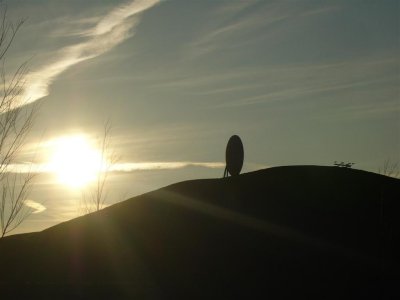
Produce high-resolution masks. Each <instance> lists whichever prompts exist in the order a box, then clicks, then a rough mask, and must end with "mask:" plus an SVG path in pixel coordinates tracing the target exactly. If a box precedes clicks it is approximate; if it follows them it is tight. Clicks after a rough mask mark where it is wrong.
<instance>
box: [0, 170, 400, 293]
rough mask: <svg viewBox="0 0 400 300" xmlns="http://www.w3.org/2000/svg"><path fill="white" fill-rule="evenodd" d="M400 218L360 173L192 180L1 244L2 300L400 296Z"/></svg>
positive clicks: (381, 186) (388, 198)
mask: <svg viewBox="0 0 400 300" xmlns="http://www.w3.org/2000/svg"><path fill="white" fill-rule="evenodd" d="M399 214H400V180H395V179H392V178H388V177H384V176H380V175H377V174H373V173H368V172H363V171H358V170H352V169H343V168H336V167H311V166H307V167H301V166H299V167H279V168H271V169H267V170H261V171H258V172H253V173H248V174H243V175H240V176H239V177H236V178H226V179H207V180H195V181H186V182H182V183H178V184H174V185H171V186H168V187H166V188H163V189H160V190H157V191H154V192H151V193H148V194H144V195H142V196H138V197H135V198H132V199H129V200H127V201H124V202H121V203H119V204H116V205H113V206H111V207H109V208H106V209H104V210H102V211H100V212H98V213H94V214H91V215H87V216H84V217H81V218H77V219H74V220H71V221H69V222H66V223H62V224H59V225H57V226H54V227H51V228H49V229H47V230H44V231H42V232H40V233H32V234H23V235H15V236H10V237H7V238H4V239H2V240H0V260H1V270H0V298H1V299H20V298H21V299H182V298H183V299H194V298H197V299H215V298H219V299H227V298H242V299H254V298H258V299H261V298H263V299H282V298H289V297H290V298H296V299H302V298H305V299H306V298H318V299H340V298H344V297H348V296H352V297H353V298H356V299H385V298H388V299H390V298H393V299H398V298H397V297H399V295H400V268H399V266H400V264H399V261H400V259H399V258H400V247H399V245H397V244H396V242H398V240H399V232H400V231H399V229H400V218H399ZM339 297H340V298H339Z"/></svg>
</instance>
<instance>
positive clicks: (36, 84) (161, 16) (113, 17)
mask: <svg viewBox="0 0 400 300" xmlns="http://www.w3.org/2000/svg"><path fill="white" fill-rule="evenodd" d="M399 6H400V2H399V1H397V0H393V1H391V0H380V1H369V0H362V1H361V0H359V1H357V0H350V1H349V0H343V1H341V0H337V1H316V0H314V1H312V0H290V1H289V0H288V1H285V0H279V1H270V0H237V1H235V0H202V1H197V0H160V1H159V0H136V1H130V0H121V1H116V0H113V1H111V0H88V1H78V0H36V1H23V0H9V1H7V7H8V17H9V19H11V20H17V19H21V18H23V19H26V21H25V23H24V25H23V27H22V28H21V30H20V31H19V32H18V35H17V38H16V39H15V41H14V42H13V44H12V48H11V49H10V52H9V53H8V56H7V62H6V71H7V72H10V73H12V71H13V70H15V68H16V67H17V66H18V65H19V64H21V63H23V62H25V61H28V68H29V73H28V74H27V77H26V84H25V86H24V91H23V95H24V97H25V98H26V99H29V101H30V102H31V104H30V105H32V104H35V103H36V104H40V110H39V112H38V116H37V119H36V121H35V124H34V127H33V128H32V131H31V132H30V135H29V138H28V140H27V143H26V144H25V145H24V147H23V148H22V150H21V157H23V158H24V160H25V161H26V160H29V161H33V159H31V158H29V157H32V152H33V151H32V149H38V150H37V151H36V152H35V154H34V155H33V156H34V157H35V159H36V160H35V163H36V164H40V163H43V162H44V161H46V155H47V156H49V155H50V154H49V153H48V152H49V151H48V149H47V148H46V147H48V145H49V143H50V142H49V141H52V140H54V139H57V138H60V137H63V136H73V135H85V136H86V137H88V138H89V139H90V140H91V141H94V142H95V141H98V139H101V137H102V131H103V127H104V124H105V122H106V120H110V122H111V124H112V131H111V134H110V137H111V144H112V149H113V151H114V152H115V153H116V154H117V155H118V157H119V163H120V165H121V168H120V169H119V170H118V171H115V172H113V173H112V174H111V175H112V176H110V177H109V180H108V186H107V190H108V194H107V195H108V204H112V203H115V202H118V201H121V200H124V199H127V198H129V197H132V196H135V195H138V194H141V193H144V192H148V191H151V190H154V189H158V188H161V187H163V186H166V185H169V184H172V183H175V182H179V181H183V180H188V179H196V178H218V177H222V175H223V171H224V164H225V147H226V143H227V141H228V139H229V137H230V136H231V135H233V134H237V135H239V136H240V137H241V139H242V141H243V144H244V151H245V163H244V167H243V172H249V171H254V170H257V169H261V168H267V167H273V166H281V165H326V166H330V165H333V162H334V161H344V162H354V163H355V165H354V166H353V168H356V169H361V170H366V171H371V172H377V171H378V169H379V168H380V167H382V165H383V162H384V161H385V159H391V160H392V161H400V56H399V53H400V17H399V11H400V7H399ZM39 173H40V172H39ZM81 198H82V192H81V191H80V190H78V189H71V188H70V187H66V186H65V185H61V184H60V183H59V182H57V180H56V179H55V176H54V174H52V173H51V172H50V173H49V172H41V174H39V176H37V177H36V179H35V185H34V186H33V188H32V192H31V194H30V196H29V200H30V201H31V202H28V203H29V205H30V206H31V207H35V205H37V203H39V204H40V205H41V206H36V208H35V212H36V213H34V214H32V215H31V217H30V218H29V219H27V220H26V221H25V222H24V223H23V224H22V225H21V226H20V227H19V228H18V229H17V230H16V231H15V233H19V232H29V231H37V230H42V229H44V228H47V227H49V226H52V225H55V224H57V223H59V222H63V221H66V220H68V219H71V218H74V217H76V216H78V215H79V209H77V207H78V205H77V203H78V202H79V200H80V199H81ZM35 203H36V204H35Z"/></svg>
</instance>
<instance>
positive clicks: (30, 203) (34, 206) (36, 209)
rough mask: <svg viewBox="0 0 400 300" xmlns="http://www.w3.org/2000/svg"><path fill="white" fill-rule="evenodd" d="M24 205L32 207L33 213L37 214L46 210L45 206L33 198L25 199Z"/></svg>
mask: <svg viewBox="0 0 400 300" xmlns="http://www.w3.org/2000/svg"><path fill="white" fill-rule="evenodd" d="M24 204H25V206H27V207H29V208H32V209H33V212H32V213H33V214H39V213H41V212H43V211H45V210H46V207H45V206H44V205H42V204H40V203H38V202H36V201H33V200H25V202H24Z"/></svg>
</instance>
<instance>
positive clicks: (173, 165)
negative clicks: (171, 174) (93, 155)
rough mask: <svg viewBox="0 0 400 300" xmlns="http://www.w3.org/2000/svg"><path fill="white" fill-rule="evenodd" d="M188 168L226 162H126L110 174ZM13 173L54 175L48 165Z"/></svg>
mask: <svg viewBox="0 0 400 300" xmlns="http://www.w3.org/2000/svg"><path fill="white" fill-rule="evenodd" d="M187 167H202V168H210V169H218V168H224V167H225V163H224V162H194V161H175V162H139V163H137V162H135V163H134V162H126V163H117V164H113V165H112V166H111V167H110V169H109V172H127V173H129V172H134V171H143V170H175V169H183V168H187ZM6 172H12V173H52V172H53V170H52V167H51V166H50V165H48V164H45V163H43V164H29V163H26V164H12V165H9V166H8V168H7V169H6Z"/></svg>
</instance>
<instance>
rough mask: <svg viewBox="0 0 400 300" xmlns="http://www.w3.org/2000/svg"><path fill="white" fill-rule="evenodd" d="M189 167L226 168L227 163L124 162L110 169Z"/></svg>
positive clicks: (131, 169) (126, 170)
mask: <svg viewBox="0 0 400 300" xmlns="http://www.w3.org/2000/svg"><path fill="white" fill-rule="evenodd" d="M187 167H203V168H211V169H219V168H224V167H225V163H222V162H192V161H178V162H143V163H122V164H115V165H113V166H112V167H111V169H110V171H117V172H132V171H141V170H173V169H182V168H187Z"/></svg>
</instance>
